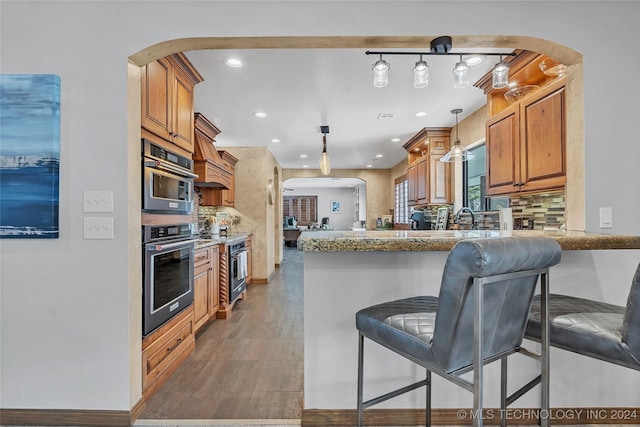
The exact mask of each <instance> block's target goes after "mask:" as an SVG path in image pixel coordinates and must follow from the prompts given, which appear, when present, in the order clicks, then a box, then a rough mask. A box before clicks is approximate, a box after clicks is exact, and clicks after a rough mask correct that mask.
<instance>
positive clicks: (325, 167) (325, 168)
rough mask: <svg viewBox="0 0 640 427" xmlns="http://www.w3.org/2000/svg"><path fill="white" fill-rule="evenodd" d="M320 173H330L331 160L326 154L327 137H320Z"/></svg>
mask: <svg viewBox="0 0 640 427" xmlns="http://www.w3.org/2000/svg"><path fill="white" fill-rule="evenodd" d="M320 173H321V174H322V175H329V174H330V173H331V162H330V161H329V155H328V154H327V137H326V136H323V137H322V155H321V156H320Z"/></svg>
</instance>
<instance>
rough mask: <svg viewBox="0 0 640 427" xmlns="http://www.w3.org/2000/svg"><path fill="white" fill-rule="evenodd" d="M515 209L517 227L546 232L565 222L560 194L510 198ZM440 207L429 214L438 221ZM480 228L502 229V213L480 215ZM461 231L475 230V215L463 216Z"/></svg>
mask: <svg viewBox="0 0 640 427" xmlns="http://www.w3.org/2000/svg"><path fill="white" fill-rule="evenodd" d="M510 204H511V209H512V212H513V222H514V228H520V229H525V230H526V229H530V230H542V229H544V228H545V227H547V228H560V227H562V226H563V225H564V223H565V193H564V191H557V192H553V193H539V194H529V195H522V196H512V197H510ZM438 207H439V206H435V207H428V208H426V209H424V210H425V212H427V213H429V214H431V215H432V217H434V218H435V212H436V210H437V208H438ZM451 209H452V206H451V205H449V226H448V227H447V228H449V229H452V228H455V227H454V224H453V220H454V216H455V212H452V210H451ZM475 222H476V228H477V229H479V230H497V229H499V228H500V219H499V214H498V212H497V211H496V212H476V213H475ZM458 226H459V228H460V229H463V230H464V229H469V228H471V216H470V215H468V214H463V215H461V216H460V223H459V224H458Z"/></svg>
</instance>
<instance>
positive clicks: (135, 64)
mask: <svg viewBox="0 0 640 427" xmlns="http://www.w3.org/2000/svg"><path fill="white" fill-rule="evenodd" d="M434 37H436V36H435V35H434V36H428V35H425V36H420V37H418V36H345V37H201V38H182V39H175V40H167V41H163V42H160V43H157V44H155V45H152V46H149V47H147V48H145V49H143V50H141V51H139V52H136V53H134V54H133V55H131V56H130V57H129V67H128V82H129V90H128V111H129V116H128V141H129V147H130V148H129V150H128V164H129V170H130V173H131V175H132V177H131V179H129V181H128V193H129V194H131V195H132V197H131V198H130V200H137V203H139V201H140V197H139V195H140V188H139V176H140V171H139V167H140V165H139V141H140V116H141V105H140V85H141V80H140V75H141V73H140V67H141V66H144V65H146V64H148V63H150V62H152V61H154V60H156V59H159V58H162V57H164V56H167V55H170V54H173V53H178V52H184V51H190V50H201V49H327V48H329V49H340V48H357V49H363V50H365V49H376V48H377V49H380V48H394V49H403V48H404V49H416V48H424V46H425V40H430V39H432V38H434ZM452 39H453V43H454V45H455V46H456V47H461V48H464V47H479V46H481V47H487V48H512V49H516V48H518V49H526V50H530V51H535V52H539V53H543V54H546V55H549V56H551V57H553V58H556V59H558V60H560V61H561V62H562V63H564V64H566V65H568V66H575V67H576V68H577V70H578V72H576V74H575V75H576V76H577V77H578V82H577V83H576V84H579V85H580V86H581V85H582V80H581V78H582V68H581V67H582V55H581V54H580V53H579V52H576V51H574V50H573V49H570V48H568V47H566V46H561V45H558V44H556V43H553V42H551V41H548V40H543V39H538V38H533V37H521V36H499V35H491V36H486V35H485V36H482V35H480V36H478V35H465V36H453V37H452ZM579 93H580V95H579V96H580V104H579V105H580V106H582V105H583V102H582V99H581V96H582V90H580V91H579ZM580 114H581V111H580ZM570 120H571V121H572V123H569V124H568V127H570V128H571V129H572V134H573V137H572V139H571V140H570V141H568V147H569V146H570V147H571V149H570V151H571V152H569V153H568V156H567V158H568V159H569V161H571V162H572V164H571V165H568V167H567V169H568V171H569V173H570V176H569V177H568V180H567V181H568V184H567V193H568V194H569V193H570V194H571V196H570V197H567V210H568V211H571V212H572V215H575V216H576V219H575V225H577V226H575V225H574V227H573V228H574V229H578V228H579V227H580V224H582V228H584V225H583V224H584V188H585V186H584V149H583V147H584V136H583V135H584V130H583V128H584V126H583V124H582V118H581V117H574V118H573V119H570ZM136 171H137V175H136ZM363 173H364V172H363ZM268 175H269V176H267V177H266V178H267V179H268V178H274V177H275V171H274V173H272V172H271V171H269V172H268ZM300 175H302V176H304V174H303V173H297V172H288V171H287V170H283V171H282V176H281V177H280V179H281V180H284V179H286V178H287V177H289V176H300ZM359 177H360V178H362V179H364V180H365V181H367V182H369V175H366V177H361V176H359ZM373 179H377V177H375V176H374V177H373ZM274 182H280V180H275V179H274ZM389 186H390V187H391V184H389ZM389 193H391V191H389ZM276 194H278V195H279V194H280V192H279V191H278V192H276ZM370 196H371V195H368V197H367V200H368V201H369V200H370V199H371V197H370ZM276 200H280V197H277V198H276ZM277 203H278V202H276V204H274V218H276V221H274V222H275V224H276V225H274V230H276V232H275V233H274V239H275V240H279V236H280V235H281V229H280V228H278V227H279V226H278V225H277V224H279V223H280V221H279V220H277V219H278V218H279V216H280V213H281V206H279V205H278V204H277ZM138 208H139V207H138ZM131 209H132V210H133V211H135V210H136V206H131ZM368 209H369V207H368ZM138 211H139V209H138ZM367 217H368V218H369V217H370V215H369V214H368V215H367ZM128 221H129V224H128V229H129V230H136V229H137V230H139V229H140V227H139V225H140V224H139V223H136V222H139V216H135V215H131V216H130V217H129V220H128ZM129 239H130V241H129V248H130V249H131V251H132V253H135V252H136V251H139V244H140V236H139V235H136V234H135V233H130V234H129ZM267 246H268V248H267V250H268V251H272V254H271V255H273V254H278V252H279V250H281V245H279V244H278V242H277V241H274V242H270V243H268V245H267ZM278 248H280V249H278ZM272 258H275V257H272ZM280 258H281V256H280ZM141 281H142V273H141V271H140V268H139V263H131V264H130V267H129V288H130V294H131V295H133V296H135V295H138V297H136V298H132V299H131V306H130V311H131V317H132V318H137V319H139V318H141V301H140V300H139V291H138V290H139V286H140V283H141ZM139 326H140V325H139V323H134V322H131V324H130V329H131V330H130V332H131V333H130V336H132V337H133V336H136V335H138V336H139V333H140V331H137V330H135V329H136V328H139ZM131 346H132V351H131V354H132V361H131V366H132V368H131V382H132V387H131V389H132V390H137V392H138V393H139V394H141V390H142V382H141V377H142V374H141V358H140V351H139V347H140V343H135V342H134V343H132V344H131Z"/></svg>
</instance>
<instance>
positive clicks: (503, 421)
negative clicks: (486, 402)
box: [500, 357, 507, 427]
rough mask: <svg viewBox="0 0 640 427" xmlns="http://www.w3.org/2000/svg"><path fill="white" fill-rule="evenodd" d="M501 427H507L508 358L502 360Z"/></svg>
mask: <svg viewBox="0 0 640 427" xmlns="http://www.w3.org/2000/svg"><path fill="white" fill-rule="evenodd" d="M500 427H507V358H506V357H503V358H502V359H500Z"/></svg>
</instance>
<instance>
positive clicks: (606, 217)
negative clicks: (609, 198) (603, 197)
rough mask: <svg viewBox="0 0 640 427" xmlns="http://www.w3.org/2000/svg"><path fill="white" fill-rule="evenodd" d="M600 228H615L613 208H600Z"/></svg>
mask: <svg viewBox="0 0 640 427" xmlns="http://www.w3.org/2000/svg"><path fill="white" fill-rule="evenodd" d="M600 228H613V208H611V207H605V208H600Z"/></svg>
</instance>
